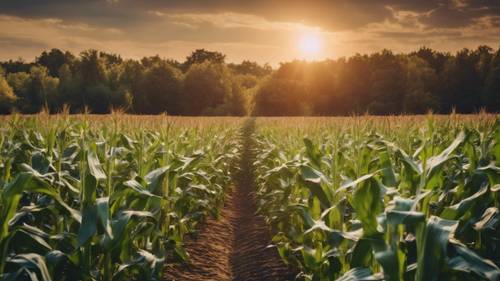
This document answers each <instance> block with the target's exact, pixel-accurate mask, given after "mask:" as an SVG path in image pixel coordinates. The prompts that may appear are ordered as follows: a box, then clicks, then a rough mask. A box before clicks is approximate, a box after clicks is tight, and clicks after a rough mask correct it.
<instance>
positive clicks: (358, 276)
mask: <svg viewBox="0 0 500 281" xmlns="http://www.w3.org/2000/svg"><path fill="white" fill-rule="evenodd" d="M374 280H384V278H383V276H381V275H380V274H376V275H374V274H372V272H371V270H370V269H369V268H364V267H356V268H353V269H351V270H349V271H348V272H346V273H345V274H344V275H342V276H341V277H340V278H338V279H337V280H336V281H374Z"/></svg>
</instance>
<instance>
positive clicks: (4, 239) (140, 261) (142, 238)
mask: <svg viewBox="0 0 500 281" xmlns="http://www.w3.org/2000/svg"><path fill="white" fill-rule="evenodd" d="M165 119H166V120H167V121H164V120H165ZM178 122H180V124H178ZM237 129H238V127H237V122H235V121H226V120H224V119H219V120H216V121H213V122H211V121H204V122H199V121H197V120H186V119H179V120H177V119H175V118H168V119H167V118H160V117H136V118H131V117H127V116H123V117H120V116H114V117H102V118H101V117H92V116H82V117H75V118H73V117H68V116H66V117H65V116H61V117H48V116H45V117H44V116H41V117H40V116H39V117H31V118H19V117H15V116H14V117H11V118H4V119H2V125H1V130H2V131H1V134H0V187H2V189H1V190H0V276H1V277H2V280H160V279H161V273H162V270H163V265H164V264H165V262H168V261H169V258H170V259H174V258H180V259H184V260H187V259H188V256H187V253H186V252H185V251H184V249H183V246H182V241H183V237H184V236H185V235H186V234H187V233H190V232H193V231H194V230H195V229H196V227H197V224H198V223H200V222H201V221H203V219H204V218H205V217H206V216H207V215H208V214H213V215H216V213H217V210H218V209H217V208H216V207H217V206H219V204H220V202H221V201H222V200H223V198H224V193H225V190H226V189H227V187H228V186H229V185H230V184H229V183H230V180H231V172H232V168H231V167H232V164H233V163H235V161H236V160H237V158H238V149H239V146H238V143H236V142H235V141H237V138H235V137H234V134H235V133H237Z"/></svg>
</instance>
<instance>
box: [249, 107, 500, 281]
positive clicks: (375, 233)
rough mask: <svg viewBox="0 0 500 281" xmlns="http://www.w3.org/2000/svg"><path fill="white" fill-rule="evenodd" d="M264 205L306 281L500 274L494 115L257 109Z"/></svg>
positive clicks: (498, 149)
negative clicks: (264, 114) (306, 114)
mask: <svg viewBox="0 0 500 281" xmlns="http://www.w3.org/2000/svg"><path fill="white" fill-rule="evenodd" d="M254 146H255V154H256V157H255V162H254V167H255V168H254V169H255V171H254V173H255V176H256V184H257V189H258V191H257V192H258V198H259V199H258V202H259V212H260V213H261V214H263V215H264V216H265V217H266V220H267V222H268V223H269V225H270V227H271V232H272V233H273V242H274V244H275V245H276V246H277V248H278V250H279V253H280V256H281V257H282V258H283V259H284V260H285V261H286V262H287V263H290V264H293V265H295V266H297V267H298V268H300V271H301V274H300V275H301V278H304V279H305V280H353V281H354V280H417V281H424V280H500V270H499V267H498V266H499V265H500V228H499V224H500V214H499V209H498V208H499V207H500V122H499V120H498V118H495V117H492V116H482V117H481V116H474V117H470V116H469V117H467V116H463V117H459V116H451V117H442V116H428V117H364V118H343V119H342V118H340V119H335V121H332V120H329V119H327V118H324V119H321V118H316V119H304V118H297V119H294V120H293V119H292V120H290V119H287V120H283V119H261V120H259V121H258V122H257V133H256V134H255V135H254Z"/></svg>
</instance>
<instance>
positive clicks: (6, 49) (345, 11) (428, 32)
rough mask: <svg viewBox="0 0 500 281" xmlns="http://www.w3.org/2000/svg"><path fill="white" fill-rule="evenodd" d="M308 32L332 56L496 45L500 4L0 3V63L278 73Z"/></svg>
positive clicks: (284, 0)
mask: <svg viewBox="0 0 500 281" xmlns="http://www.w3.org/2000/svg"><path fill="white" fill-rule="evenodd" d="M2 16H6V18H1V17H2ZM50 19H53V20H52V21H51V20H50ZM47 21H48V22H47ZM15 27H18V28H17V29H16V28H15ZM304 27H308V28H311V27H316V28H319V29H321V31H322V32H323V33H324V35H323V36H325V40H329V41H328V42H329V43H328V44H330V45H329V46H328V47H326V48H325V49H328V51H331V52H332V53H333V52H334V53H335V55H349V54H353V53H355V52H362V53H363V52H370V51H373V50H378V49H380V48H392V49H393V50H395V51H398V50H405V51H406V50H408V49H414V48H416V47H418V46H420V45H422V44H429V45H432V46H438V47H439V46H441V47H442V48H443V49H446V50H453V49H454V48H456V46H458V45H462V46H461V47H463V46H473V45H474V44H476V45H479V44H497V42H498V40H499V37H500V36H499V35H495V33H500V32H498V31H500V0H307V1H305V0H253V1H248V0H166V1H159V0H0V48H2V52H0V57H11V56H14V57H16V56H17V55H18V53H22V54H23V55H25V56H27V57H29V56H33V55H36V54H37V53H38V52H39V51H40V50H42V49H46V48H47V46H49V45H50V46H51V47H60V48H68V49H70V50H74V51H79V50H82V49H85V48H90V47H92V48H109V49H111V50H113V51H116V52H120V53H122V54H128V55H129V56H132V57H140V56H142V55H146V54H148V55H151V54H157V53H158V54H165V56H169V57H170V56H173V57H175V58H183V57H185V55H187V54H188V53H189V51H191V50H192V48H199V47H206V46H209V47H210V46H212V47H213V48H220V49H219V50H220V51H223V52H226V53H227V54H228V58H236V60H238V59H241V58H248V57H246V56H249V55H250V56H253V57H252V59H255V60H258V61H261V62H269V61H270V62H274V63H276V62H279V61H281V60H288V59H293V58H294V56H295V55H296V53H294V52H295V51H294V50H292V49H293V47H294V44H296V41H297V34H298V33H300V32H301V28H304ZM294 40H295V41H294ZM431 43H432V44H431ZM30 48H31V51H30V50H29V49H30ZM17 50H19V51H17ZM22 50H24V53H23V51H22Z"/></svg>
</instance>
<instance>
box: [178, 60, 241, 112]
mask: <svg viewBox="0 0 500 281" xmlns="http://www.w3.org/2000/svg"><path fill="white" fill-rule="evenodd" d="M233 82H234V81H233V77H232V76H231V73H230V71H229V70H228V68H227V66H226V65H224V64H220V63H213V62H210V61H205V62H203V63H201V64H193V65H192V66H191V67H190V68H189V70H188V71H187V72H186V75H185V78H184V83H183V86H182V109H183V110H182V113H183V114H187V115H203V114H211V115H215V114H216V115H230V114H232V112H233V109H232V108H231V107H230V106H229V105H230V104H231V103H234V101H235V100H238V99H240V98H241V96H239V95H240V94H241V91H240V90H239V89H238V87H236V86H235V85H233ZM235 87H236V88H235Z"/></svg>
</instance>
